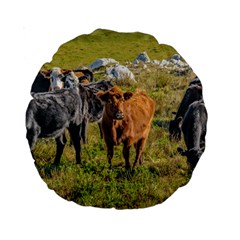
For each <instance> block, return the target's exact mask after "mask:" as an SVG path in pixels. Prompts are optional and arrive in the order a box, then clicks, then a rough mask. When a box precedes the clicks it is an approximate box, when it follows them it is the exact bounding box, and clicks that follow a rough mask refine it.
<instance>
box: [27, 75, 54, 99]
mask: <svg viewBox="0 0 240 240" xmlns="http://www.w3.org/2000/svg"><path fill="white" fill-rule="evenodd" d="M50 74H51V72H50V71H39V72H38V74H37V76H36V78H35V79H34V81H33V84H32V87H31V91H30V93H31V95H33V94H34V93H39V92H48V91H49V88H50Z"/></svg>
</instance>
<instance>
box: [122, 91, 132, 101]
mask: <svg viewBox="0 0 240 240" xmlns="http://www.w3.org/2000/svg"><path fill="white" fill-rule="evenodd" d="M132 95H133V93H132V92H125V93H124V94H123V97H124V100H128V99H129V98H131V97H132Z"/></svg>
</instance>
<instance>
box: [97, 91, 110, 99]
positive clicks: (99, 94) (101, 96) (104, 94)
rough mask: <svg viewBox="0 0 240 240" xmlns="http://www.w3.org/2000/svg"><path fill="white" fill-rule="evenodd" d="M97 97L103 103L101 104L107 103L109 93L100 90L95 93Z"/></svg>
mask: <svg viewBox="0 0 240 240" xmlns="http://www.w3.org/2000/svg"><path fill="white" fill-rule="evenodd" d="M97 97H98V98H99V99H100V100H101V101H103V102H107V101H108V98H109V92H104V91H102V90H100V91H98V92H97Z"/></svg>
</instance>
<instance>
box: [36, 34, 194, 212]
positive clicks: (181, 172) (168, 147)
mask: <svg viewBox="0 0 240 240" xmlns="http://www.w3.org/2000/svg"><path fill="white" fill-rule="evenodd" d="M143 51H146V52H147V54H148V56H149V57H150V59H157V60H162V59H169V58H170V57H171V56H172V55H173V54H175V53H176V50H175V49H173V48H172V47H170V46H168V45H163V44H160V45H159V44H158V42H157V41H156V39H155V38H154V37H152V36H150V35H146V34H142V33H132V34H130V33H126V34H118V33H116V32H112V31H108V30H96V31H95V32H93V33H92V34H90V35H81V36H79V37H77V38H75V39H73V40H72V41H70V42H68V43H66V44H63V45H62V46H61V47H60V48H59V50H58V52H57V53H56V54H55V55H54V56H53V60H52V62H50V63H46V64H44V65H43V66H42V68H43V69H50V68H51V67H54V66H58V67H61V68H77V67H82V66H87V65H89V64H90V63H92V62H93V61H95V60H96V59H97V58H114V59H116V60H117V61H119V63H121V64H123V65H126V64H127V66H128V68H129V69H130V70H131V71H132V72H133V73H134V75H135V79H136V82H131V81H130V80H127V79H126V80H122V81H113V84H116V85H119V86H120V87H121V88H122V89H123V90H125V91H134V90H135V89H137V88H140V89H143V90H145V91H146V93H147V94H148V95H149V96H150V97H152V98H153V99H154V100H155V101H156V112H155V115H154V119H153V123H152V127H151V130H150V134H149V138H148V140H147V143H146V147H145V151H144V155H143V165H141V166H137V167H136V168H135V170H134V172H128V171H126V170H125V167H124V166H125V161H124V158H123V156H122V145H119V146H117V147H115V153H114V157H113V160H112V165H113V168H112V169H109V167H108V163H107V152H106V146H105V143H104V140H103V139H101V138H100V134H99V129H98V125H97V123H91V124H89V127H88V134H87V136H88V141H87V144H85V145H84V144H82V161H83V164H82V165H76V163H75V155H74V150H73V147H72V146H70V143H69V136H68V143H67V145H66V147H65V149H64V152H63V156H62V159H61V163H60V165H59V166H57V167H56V166H54V165H52V163H53V161H54V156H55V141H54V139H39V140H38V141H37V144H36V147H35V150H34V156H35V159H36V161H35V166H36V167H37V169H38V171H39V174H40V176H41V178H42V179H43V180H44V182H45V183H46V184H47V186H48V187H49V189H52V190H54V191H55V192H56V193H57V194H58V195H59V196H61V197H62V198H64V199H66V200H69V201H74V202H76V203H77V204H80V205H83V206H94V207H103V208H112V207H114V208H117V209H126V208H128V209H132V208H145V207H149V206H154V205H156V204H159V203H162V202H163V201H165V200H166V199H167V198H168V197H170V196H171V195H172V194H173V193H174V192H175V191H176V190H177V189H178V188H179V187H182V186H184V185H186V184H187V183H188V181H189V180H190V178H191V172H190V171H189V168H188V165H187V162H186V158H185V157H182V156H181V155H180V154H179V153H178V152H177V148H178V147H182V148H185V145H184V142H183V140H181V141H180V142H179V143H176V142H170V140H169V133H168V125H167V123H168V122H169V121H170V120H171V119H172V118H173V115H172V111H176V110H177V108H178V105H179V103H180V101H181V99H182V97H183V95H184V92H185V90H186V88H187V86H188V84H189V82H190V81H191V80H192V79H193V78H194V77H195V74H194V72H193V71H189V72H187V73H185V74H184V75H179V74H177V73H176V72H174V71H169V70H168V69H160V68H158V67H156V66H155V65H153V64H151V63H147V64H146V65H147V68H146V67H144V66H143V64H142V63H140V64H138V66H135V65H134V64H132V63H131V62H132V61H133V60H134V59H135V58H136V57H137V55H138V54H139V53H141V52H143ZM126 62H128V63H126ZM94 77H95V80H99V79H103V78H104V70H103V69H99V70H98V71H96V72H94ZM134 157H135V152H134V148H132V149H131V154H130V159H131V164H132V163H133V161H134Z"/></svg>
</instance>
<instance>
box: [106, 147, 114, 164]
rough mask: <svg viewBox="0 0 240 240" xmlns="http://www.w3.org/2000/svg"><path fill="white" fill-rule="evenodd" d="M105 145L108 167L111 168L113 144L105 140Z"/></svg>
mask: <svg viewBox="0 0 240 240" xmlns="http://www.w3.org/2000/svg"><path fill="white" fill-rule="evenodd" d="M106 145H107V159H108V164H109V167H110V168H112V158H113V154H114V146H113V144H112V143H110V142H106Z"/></svg>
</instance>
